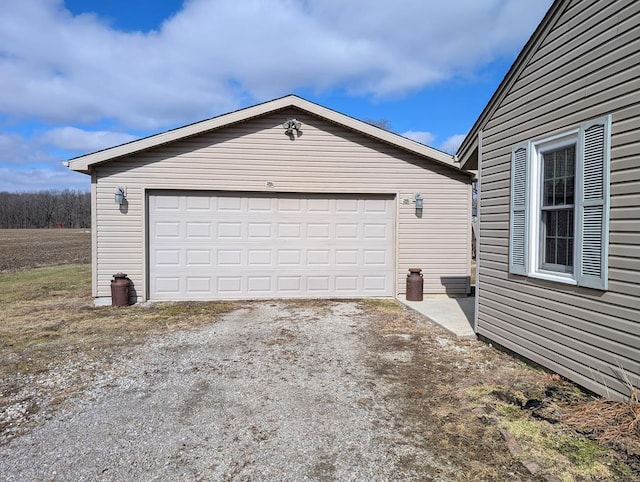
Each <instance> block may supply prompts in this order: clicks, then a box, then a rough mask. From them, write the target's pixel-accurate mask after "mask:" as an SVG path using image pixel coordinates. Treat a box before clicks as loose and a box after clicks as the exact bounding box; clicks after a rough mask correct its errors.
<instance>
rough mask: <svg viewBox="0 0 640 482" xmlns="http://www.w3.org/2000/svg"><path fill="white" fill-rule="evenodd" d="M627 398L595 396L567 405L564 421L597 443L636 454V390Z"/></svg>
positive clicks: (639, 407)
mask: <svg viewBox="0 0 640 482" xmlns="http://www.w3.org/2000/svg"><path fill="white" fill-rule="evenodd" d="M632 394H633V395H632V397H631V399H630V400H629V401H627V402H613V401H611V400H603V399H597V400H592V401H590V402H588V403H585V404H581V405H577V406H572V407H568V408H567V410H566V411H567V416H566V417H565V419H564V421H565V422H566V423H569V424H571V425H572V426H574V427H576V429H578V430H579V431H581V432H583V433H587V434H590V435H591V436H593V437H594V438H595V439H596V440H598V441H599V442H601V443H605V444H608V445H611V446H614V447H618V448H620V449H623V450H625V451H626V452H627V453H629V454H630V455H633V456H636V457H639V458H640V403H639V402H638V398H637V390H634V391H632Z"/></svg>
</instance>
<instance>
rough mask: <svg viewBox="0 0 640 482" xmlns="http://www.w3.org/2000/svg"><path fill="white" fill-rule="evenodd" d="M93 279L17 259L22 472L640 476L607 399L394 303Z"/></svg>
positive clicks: (9, 306) (12, 472)
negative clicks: (144, 294) (152, 289)
mask: <svg viewBox="0 0 640 482" xmlns="http://www.w3.org/2000/svg"><path fill="white" fill-rule="evenodd" d="M0 234H1V233H0ZM44 237H45V236H41V239H44ZM89 279H90V268H89V267H88V266H87V265H61V266H49V267H41V268H36V269H27V270H15V269H14V270H12V271H11V272H5V273H0V305H1V307H2V309H0V474H2V477H1V478H2V479H4V480H25V479H27V480H133V479H142V480H149V479H163V480H265V479H267V480H441V481H447V480H474V481H475V480H487V481H495V480H531V481H538V480H546V481H557V480H560V481H572V480H574V481H592V480H593V481H596V480H602V481H604V480H622V481H625V480H638V479H639V478H640V442H639V440H638V436H637V434H638V432H637V430H636V431H635V432H634V429H633V428H632V429H631V430H629V431H628V433H627V435H626V436H621V435H620V434H619V433H618V432H616V434H617V435H616V436H615V437H613V438H612V439H609V440H608V441H607V442H606V443H597V442H595V441H594V439H595V438H596V436H597V435H598V431H597V430H596V429H595V428H594V427H593V426H590V421H592V420H593V417H590V416H587V415H589V414H590V413H591V412H590V411H591V410H592V407H594V404H600V405H599V406H602V404H603V403H606V402H603V401H602V400H598V399H596V398H595V397H592V396H590V395H589V394H587V393H584V392H582V391H580V390H579V389H578V388H577V387H575V386H574V385H572V384H570V383H568V382H566V381H564V380H562V379H561V378H560V377H558V376H556V375H553V374H549V373H547V372H544V371H542V370H538V369H535V368H533V367H531V366H529V365H527V364H525V363H523V362H521V361H519V360H517V359H516V358H514V357H512V356H510V355H508V354H506V353H502V352H500V351H497V350H495V349H494V348H492V347H490V346H489V345H487V344H485V343H482V342H480V341H475V340H473V341H470V340H466V341H461V340H457V339H454V338H452V337H451V336H449V335H448V334H447V333H445V332H444V331H442V330H441V329H440V328H438V327H437V326H434V325H432V324H430V323H429V322H427V321H425V320H424V319H423V318H422V317H420V316H419V315H417V314H416V313H414V312H412V311H410V310H408V309H406V308H404V307H402V306H401V305H399V304H397V303H396V302H395V301H393V300H323V301H319V300H316V301H312V300H301V301H273V302H237V303H215V302H210V303H158V304H145V305H137V306H132V307H128V308H123V309H119V308H112V307H100V308H98V307H94V306H93V305H92V300H91V297H90V286H89ZM616 407H617V408H616V410H619V409H620V406H619V405H616ZM576 414H584V416H582V417H578V419H577V420H576V417H575V415H576ZM625 420H626V419H625ZM631 420H632V419H631ZM581 421H582V422H581ZM585 421H586V423H584V422H585ZM624 423H627V422H626V421H625V422H624ZM628 423H631V422H628Z"/></svg>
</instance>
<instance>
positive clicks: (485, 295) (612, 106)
mask: <svg viewBox="0 0 640 482" xmlns="http://www.w3.org/2000/svg"><path fill="white" fill-rule="evenodd" d="M639 18H640V3H638V2H634V1H631V0H629V1H619V2H593V1H585V2H577V1H573V2H571V3H570V5H568V7H567V9H566V10H565V11H564V14H562V15H561V16H560V17H559V20H558V21H557V23H556V24H555V25H553V26H552V28H551V31H550V33H549V34H548V35H547V37H546V38H544V39H543V40H542V43H541V44H540V46H539V47H538V48H537V50H536V51H535V53H534V54H533V56H532V58H531V59H529V61H528V62H527V64H526V66H525V67H524V68H523V69H522V71H521V73H520V75H519V77H518V78H517V79H516V80H515V83H514V84H513V85H512V88H511V89H510V90H509V92H508V93H507V94H506V96H505V97H504V99H503V101H502V102H501V103H500V105H499V106H498V108H497V109H496V110H495V111H494V113H493V115H492V116H491V118H490V119H488V122H487V124H486V125H485V127H484V129H483V151H482V179H481V191H482V199H481V202H480V206H481V207H480V244H479V265H480V268H479V281H480V296H479V307H478V314H477V316H478V333H479V334H480V335H483V336H486V337H488V338H490V339H492V340H494V341H496V342H497V343H500V344H502V345H504V346H505V347H507V348H510V349H512V350H514V351H516V352H518V353H521V354H522V355H524V356H526V357H528V358H530V359H531V360H533V361H536V362H538V363H540V364H542V365H544V366H547V367H549V368H551V369H553V370H555V371H557V372H558V373H560V374H562V375H564V376H567V377H568V378H571V379H573V380H575V381H577V382H579V383H581V384H582V385H584V386H586V387H587V388H590V389H592V390H594V391H596V392H598V393H601V394H603V395H608V396H611V397H614V398H618V397H622V396H625V395H627V394H628V389H627V387H626V386H625V383H624V382H623V381H622V380H621V376H620V367H624V371H625V372H626V375H627V376H629V377H630V379H631V380H633V381H634V382H635V383H636V384H638V376H639V374H640V348H639V347H640V102H639V99H640V72H639V71H638V69H637V65H638V64H639V63H640V27H639V25H640V20H639ZM609 113H610V114H612V139H611V211H610V234H609V241H610V245H609V289H608V291H606V292H603V291H598V290H591V289H585V288H578V287H575V286H570V285H564V284H560V283H553V282H549V281H544V280H540V279H533V278H527V277H524V276H517V275H512V274H509V273H508V249H509V248H508V235H509V183H510V174H511V173H510V154H511V147H512V146H513V145H515V144H517V143H519V142H522V141H526V140H529V139H535V138H541V137H545V136H547V135H549V134H553V133H557V132H562V131H563V130H568V129H570V128H575V127H577V126H578V125H579V124H580V123H581V122H584V121H586V120H589V119H590V118H594V117H597V116H602V115H605V114H609Z"/></svg>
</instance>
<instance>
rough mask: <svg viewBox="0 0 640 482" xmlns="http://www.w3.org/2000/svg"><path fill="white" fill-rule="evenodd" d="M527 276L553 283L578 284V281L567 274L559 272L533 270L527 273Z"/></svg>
mask: <svg viewBox="0 0 640 482" xmlns="http://www.w3.org/2000/svg"><path fill="white" fill-rule="evenodd" d="M529 277H530V278H537V279H543V280H546V281H553V282H555V283H564V284H566V285H573V286H577V285H578V282H577V281H576V280H575V279H573V278H570V277H569V276H562V275H561V274H555V273H550V272H549V271H535V272H533V273H529Z"/></svg>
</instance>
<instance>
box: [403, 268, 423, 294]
mask: <svg viewBox="0 0 640 482" xmlns="http://www.w3.org/2000/svg"><path fill="white" fill-rule="evenodd" d="M421 271H422V269H420V268H409V274H408V275H407V301H422V291H423V289H424V278H423V277H422V274H420V272H421Z"/></svg>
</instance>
